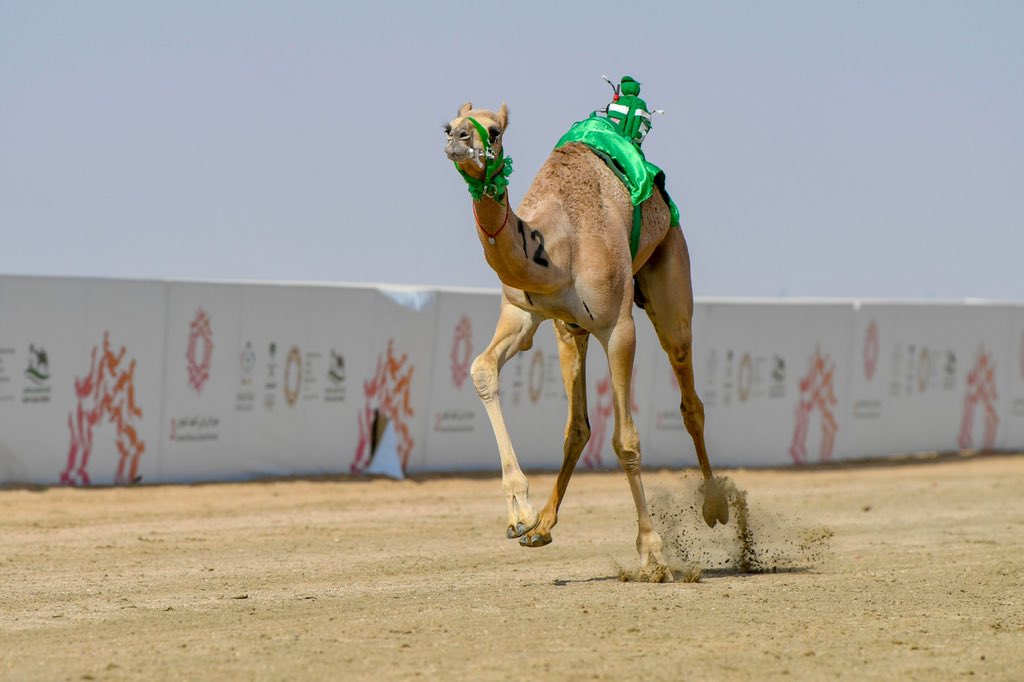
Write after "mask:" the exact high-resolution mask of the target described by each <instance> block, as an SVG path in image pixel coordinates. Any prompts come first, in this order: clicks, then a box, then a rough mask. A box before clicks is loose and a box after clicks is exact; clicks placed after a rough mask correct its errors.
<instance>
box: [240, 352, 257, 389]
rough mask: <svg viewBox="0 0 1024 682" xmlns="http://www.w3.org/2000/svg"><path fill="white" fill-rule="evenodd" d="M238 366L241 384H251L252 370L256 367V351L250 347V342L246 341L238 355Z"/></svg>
mask: <svg viewBox="0 0 1024 682" xmlns="http://www.w3.org/2000/svg"><path fill="white" fill-rule="evenodd" d="M238 366H239V368H240V369H241V370H242V385H243V386H251V385H252V370H253V368H255V367H256V353H255V352H254V351H253V349H252V342H251V341H246V342H245V348H244V349H242V352H241V354H240V355H239V356H238Z"/></svg>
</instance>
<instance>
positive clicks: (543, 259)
mask: <svg viewBox="0 0 1024 682" xmlns="http://www.w3.org/2000/svg"><path fill="white" fill-rule="evenodd" d="M518 229H519V236H521V237H522V238H523V257H524V258H529V257H530V253H529V252H528V251H527V249H526V230H525V229H524V228H523V221H521V220H520V221H519V228H518ZM530 238H531V239H533V241H535V242H537V250H536V251H534V252H533V262H534V263H536V264H537V265H540V266H541V267H545V268H546V267H548V265H550V263H549V262H548V253H547V251H545V250H544V235H542V234H541V233H540V230H530Z"/></svg>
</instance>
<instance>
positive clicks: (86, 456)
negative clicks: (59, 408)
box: [59, 280, 167, 485]
mask: <svg viewBox="0 0 1024 682" xmlns="http://www.w3.org/2000/svg"><path fill="white" fill-rule="evenodd" d="M84 288H85V291H86V308H85V310H86V315H85V332H84V335H83V336H84V345H80V346H79V348H78V349H77V351H76V352H75V354H74V356H73V358H72V359H71V362H72V368H73V369H72V374H73V377H74V379H73V386H74V395H73V397H72V401H71V404H69V405H67V406H66V410H67V412H66V414H67V423H68V430H69V432H70V434H69V439H68V441H69V442H68V457H67V461H66V463H65V467H64V469H63V471H62V472H61V474H60V478H59V480H60V481H61V482H62V483H72V484H75V485H90V484H111V483H118V484H123V483H133V482H138V481H148V480H154V479H159V473H160V468H159V466H160V434H161V425H162V424H161V419H160V417H161V412H162V409H161V408H162V391H161V388H162V383H163V371H164V367H163V360H164V347H163V345H164V320H165V313H166V305H167V295H166V292H167V286H166V285H165V284H160V283H156V282H118V281H108V280H88V281H86V282H85V283H84Z"/></svg>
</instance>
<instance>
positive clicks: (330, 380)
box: [324, 348, 345, 403]
mask: <svg viewBox="0 0 1024 682" xmlns="http://www.w3.org/2000/svg"><path fill="white" fill-rule="evenodd" d="M343 400H345V356H343V355H342V354H341V353H339V352H337V351H336V350H334V349H333V348H332V349H331V362H330V364H329V365H328V367H327V388H325V389H324V401H325V402H329V403H334V402H340V401H343Z"/></svg>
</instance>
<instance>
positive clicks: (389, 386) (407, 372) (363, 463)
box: [352, 339, 416, 474]
mask: <svg viewBox="0 0 1024 682" xmlns="http://www.w3.org/2000/svg"><path fill="white" fill-rule="evenodd" d="M394 346H395V340H394V339H388V349H387V352H386V353H381V354H380V356H379V357H378V358H377V370H376V371H375V372H374V373H373V378H371V379H370V380H369V381H365V382H363V394H364V396H365V398H366V404H365V405H364V406H363V409H362V410H360V411H359V442H358V444H357V445H356V453H355V458H354V459H353V461H352V473H354V474H358V473H361V472H362V471H363V470H364V469H366V467H367V466H369V464H370V460H371V458H372V457H373V453H372V452H371V450H370V448H371V438H372V435H373V427H374V422H375V418H376V415H377V414H381V415H384V416H386V417H387V418H388V420H389V421H390V422H391V424H393V425H394V429H395V435H396V436H397V438H398V455H399V457H401V460H402V471H405V468H406V466H407V465H408V464H409V455H410V454H411V453H412V449H413V446H414V445H415V441H414V440H413V437H412V429H411V427H412V424H411V423H410V420H411V419H412V417H413V416H414V414H415V412H414V411H413V407H412V375H413V371H414V370H415V369H416V367H415V365H413V364H412V363H411V362H408V359H409V356H408V355H407V354H403V355H402V357H400V358H397V357H395V350H394Z"/></svg>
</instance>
